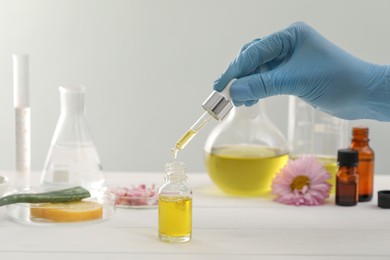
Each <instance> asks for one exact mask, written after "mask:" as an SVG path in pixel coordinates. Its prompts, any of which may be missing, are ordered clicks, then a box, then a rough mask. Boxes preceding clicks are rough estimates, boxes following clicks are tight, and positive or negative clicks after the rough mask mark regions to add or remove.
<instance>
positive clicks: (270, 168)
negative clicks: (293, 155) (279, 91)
mask: <svg viewBox="0 0 390 260" xmlns="http://www.w3.org/2000/svg"><path fill="white" fill-rule="evenodd" d="M288 157H289V155H288V148H287V142H286V140H285V138H284V137H283V135H282V134H281V133H280V131H279V130H278V129H277V128H276V126H275V125H274V124H273V123H272V122H271V121H270V120H269V119H268V117H267V114H266V112H265V104H264V101H261V102H259V103H258V104H256V105H254V106H251V107H234V108H233V109H232V111H230V113H229V115H228V116H227V118H225V119H224V120H223V121H222V122H221V123H220V124H218V125H217V126H216V127H215V128H214V129H213V131H212V132H211V133H210V135H209V137H208V139H207V141H206V145H205V164H206V168H207V171H208V174H209V176H210V178H211V180H212V181H213V182H214V183H215V184H216V185H217V186H218V187H219V188H220V189H221V190H222V191H224V192H225V193H227V194H231V195H238V196H267V195H268V193H269V192H270V190H271V184H272V180H273V178H274V177H275V175H276V173H277V172H278V171H279V170H280V169H281V168H283V166H284V165H285V164H286V162H287V160H288Z"/></svg>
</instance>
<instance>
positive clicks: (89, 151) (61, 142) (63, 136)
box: [41, 86, 105, 189]
mask: <svg viewBox="0 0 390 260" xmlns="http://www.w3.org/2000/svg"><path fill="white" fill-rule="evenodd" d="M59 91H60V100H61V114H60V117H59V120H58V123H57V126H56V129H55V131H54V135H53V139H52V141H51V146H50V149H49V152H48V155H47V157H46V162H45V166H44V168H43V172H42V177H41V183H42V184H43V185H45V186H47V187H48V188H50V187H52V188H54V187H56V186H64V187H68V186H69V187H70V186H77V185H80V186H83V187H84V188H87V189H100V188H102V187H104V185H105V178H104V176H103V173H102V171H101V165H100V159H99V156H98V153H97V150H96V147H95V145H94V142H93V140H92V137H91V135H90V132H89V129H88V125H87V120H86V117H85V103H84V96H85V87H83V86H74V87H60V88H59Z"/></svg>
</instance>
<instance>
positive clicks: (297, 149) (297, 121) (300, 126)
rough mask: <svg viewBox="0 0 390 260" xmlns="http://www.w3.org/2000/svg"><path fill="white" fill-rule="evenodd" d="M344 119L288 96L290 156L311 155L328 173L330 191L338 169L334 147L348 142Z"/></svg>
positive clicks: (337, 148) (336, 149)
mask: <svg viewBox="0 0 390 260" xmlns="http://www.w3.org/2000/svg"><path fill="white" fill-rule="evenodd" d="M347 135H348V123H347V121H346V120H343V119H340V118H337V117H334V116H332V115H329V114H327V113H324V112H322V111H319V110H317V109H314V108H313V107H312V106H311V105H309V104H308V103H306V102H305V101H303V100H301V99H299V98H297V97H294V96H290V97H289V117H288V138H287V139H288V143H289V149H290V156H291V158H297V157H299V156H304V155H314V156H316V158H317V159H318V160H319V161H320V162H322V163H323V164H324V166H325V169H326V170H327V171H328V172H329V173H330V175H331V179H330V180H329V183H330V184H332V189H331V191H330V193H331V194H334V193H335V181H336V174H337V172H338V165H337V151H338V150H339V149H341V148H345V147H347V146H348V136H347Z"/></svg>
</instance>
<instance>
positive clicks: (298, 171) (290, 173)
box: [272, 156, 332, 206]
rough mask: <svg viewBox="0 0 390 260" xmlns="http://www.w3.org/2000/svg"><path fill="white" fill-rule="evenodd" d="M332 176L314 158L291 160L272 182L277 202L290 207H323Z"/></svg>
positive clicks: (306, 157)
mask: <svg viewBox="0 0 390 260" xmlns="http://www.w3.org/2000/svg"><path fill="white" fill-rule="evenodd" d="M329 178H330V174H329V172H328V171H326V169H325V168H324V165H323V164H322V163H320V162H319V161H317V159H316V158H315V157H314V156H305V157H299V158H298V159H295V160H289V161H288V162H287V164H286V166H285V167H284V168H283V169H282V170H281V171H280V172H279V173H278V174H277V175H276V177H275V178H274V179H273V181H272V193H273V194H274V195H276V197H275V201H277V202H280V203H284V204H288V205H296V206H299V205H308V206H315V205H322V204H323V203H324V200H325V199H326V198H328V197H329V191H330V188H331V186H332V185H331V184H329V183H328V182H327V180H328V179H329Z"/></svg>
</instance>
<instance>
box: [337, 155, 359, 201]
mask: <svg viewBox="0 0 390 260" xmlns="http://www.w3.org/2000/svg"><path fill="white" fill-rule="evenodd" d="M337 162H338V164H339V171H338V173H337V175H336V205H339V206H355V205H356V204H357V202H358V198H359V189H358V188H359V186H358V184H359V176H358V174H357V166H358V162H359V153H358V152H357V151H356V150H352V149H340V150H338V152H337Z"/></svg>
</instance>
